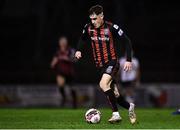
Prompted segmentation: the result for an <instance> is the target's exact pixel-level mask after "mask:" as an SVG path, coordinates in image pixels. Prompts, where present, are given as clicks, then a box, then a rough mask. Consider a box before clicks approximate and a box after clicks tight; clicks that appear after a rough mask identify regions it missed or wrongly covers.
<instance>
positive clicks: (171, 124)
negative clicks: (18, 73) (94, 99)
mask: <svg viewBox="0 0 180 130" xmlns="http://www.w3.org/2000/svg"><path fill="white" fill-rule="evenodd" d="M86 110H87V109H75V110H73V109H52V108H51V109H40V108H39V109H5V108H1V109H0V129H3V128H9V129H12V128H16V129H20V128H24V129H28V128H32V129H33V128H34V129H39V128H41V129H43V128H44V129H45V128H46V129H50V128H55V129H65V128H66V129H75V128H76V129H126V128H129V129H131V128H136V129H141V128H144V129H145V128H152V129H153V128H156V129H159V128H162V129H163V128H168V129H169V128H172V129H175V128H179V129H180V115H176V116H173V115H171V112H172V111H173V110H174V109H140V108H139V109H137V110H136V113H137V117H138V121H137V123H136V124H134V125H131V124H130V122H129V119H128V116H127V115H128V112H127V111H126V110H120V112H121V116H122V118H123V120H122V122H120V123H117V124H109V123H108V122H107V120H108V118H109V117H110V116H111V111H110V109H101V108H99V110H100V111H101V113H102V118H101V122H100V123H99V124H88V123H86V122H85V120H84V113H85V112H86Z"/></svg>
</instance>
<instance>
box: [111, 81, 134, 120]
mask: <svg viewBox="0 0 180 130" xmlns="http://www.w3.org/2000/svg"><path fill="white" fill-rule="evenodd" d="M111 88H114V93H115V95H116V99H117V102H118V104H119V105H120V106H122V107H124V108H125V109H128V111H129V119H130V122H131V123H132V124H134V123H135V122H136V114H135V111H134V107H135V105H134V103H128V102H127V101H126V100H125V99H124V97H123V96H122V95H121V94H119V91H118V88H117V84H115V83H112V84H111Z"/></svg>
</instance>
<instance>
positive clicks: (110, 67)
mask: <svg viewBox="0 0 180 130" xmlns="http://www.w3.org/2000/svg"><path fill="white" fill-rule="evenodd" d="M112 69H113V66H108V68H107V69H106V73H108V74H109V73H112Z"/></svg>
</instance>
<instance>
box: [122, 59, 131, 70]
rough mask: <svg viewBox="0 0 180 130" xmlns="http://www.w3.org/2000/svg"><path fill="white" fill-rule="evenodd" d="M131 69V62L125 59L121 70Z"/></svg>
mask: <svg viewBox="0 0 180 130" xmlns="http://www.w3.org/2000/svg"><path fill="white" fill-rule="evenodd" d="M131 69H132V63H131V62H129V61H126V62H125V64H124V68H123V70H124V71H126V72H127V71H131Z"/></svg>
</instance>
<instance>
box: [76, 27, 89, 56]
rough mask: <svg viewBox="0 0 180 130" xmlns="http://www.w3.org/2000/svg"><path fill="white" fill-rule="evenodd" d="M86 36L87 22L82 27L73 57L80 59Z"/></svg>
mask: <svg viewBox="0 0 180 130" xmlns="http://www.w3.org/2000/svg"><path fill="white" fill-rule="evenodd" d="M87 37H88V33H87V24H86V25H85V27H84V29H83V32H82V35H81V37H80V39H79V42H78V46H77V51H76V53H75V57H76V58H77V59H80V58H81V57H82V54H81V52H82V50H83V49H84V46H85V41H86V40H87Z"/></svg>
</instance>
